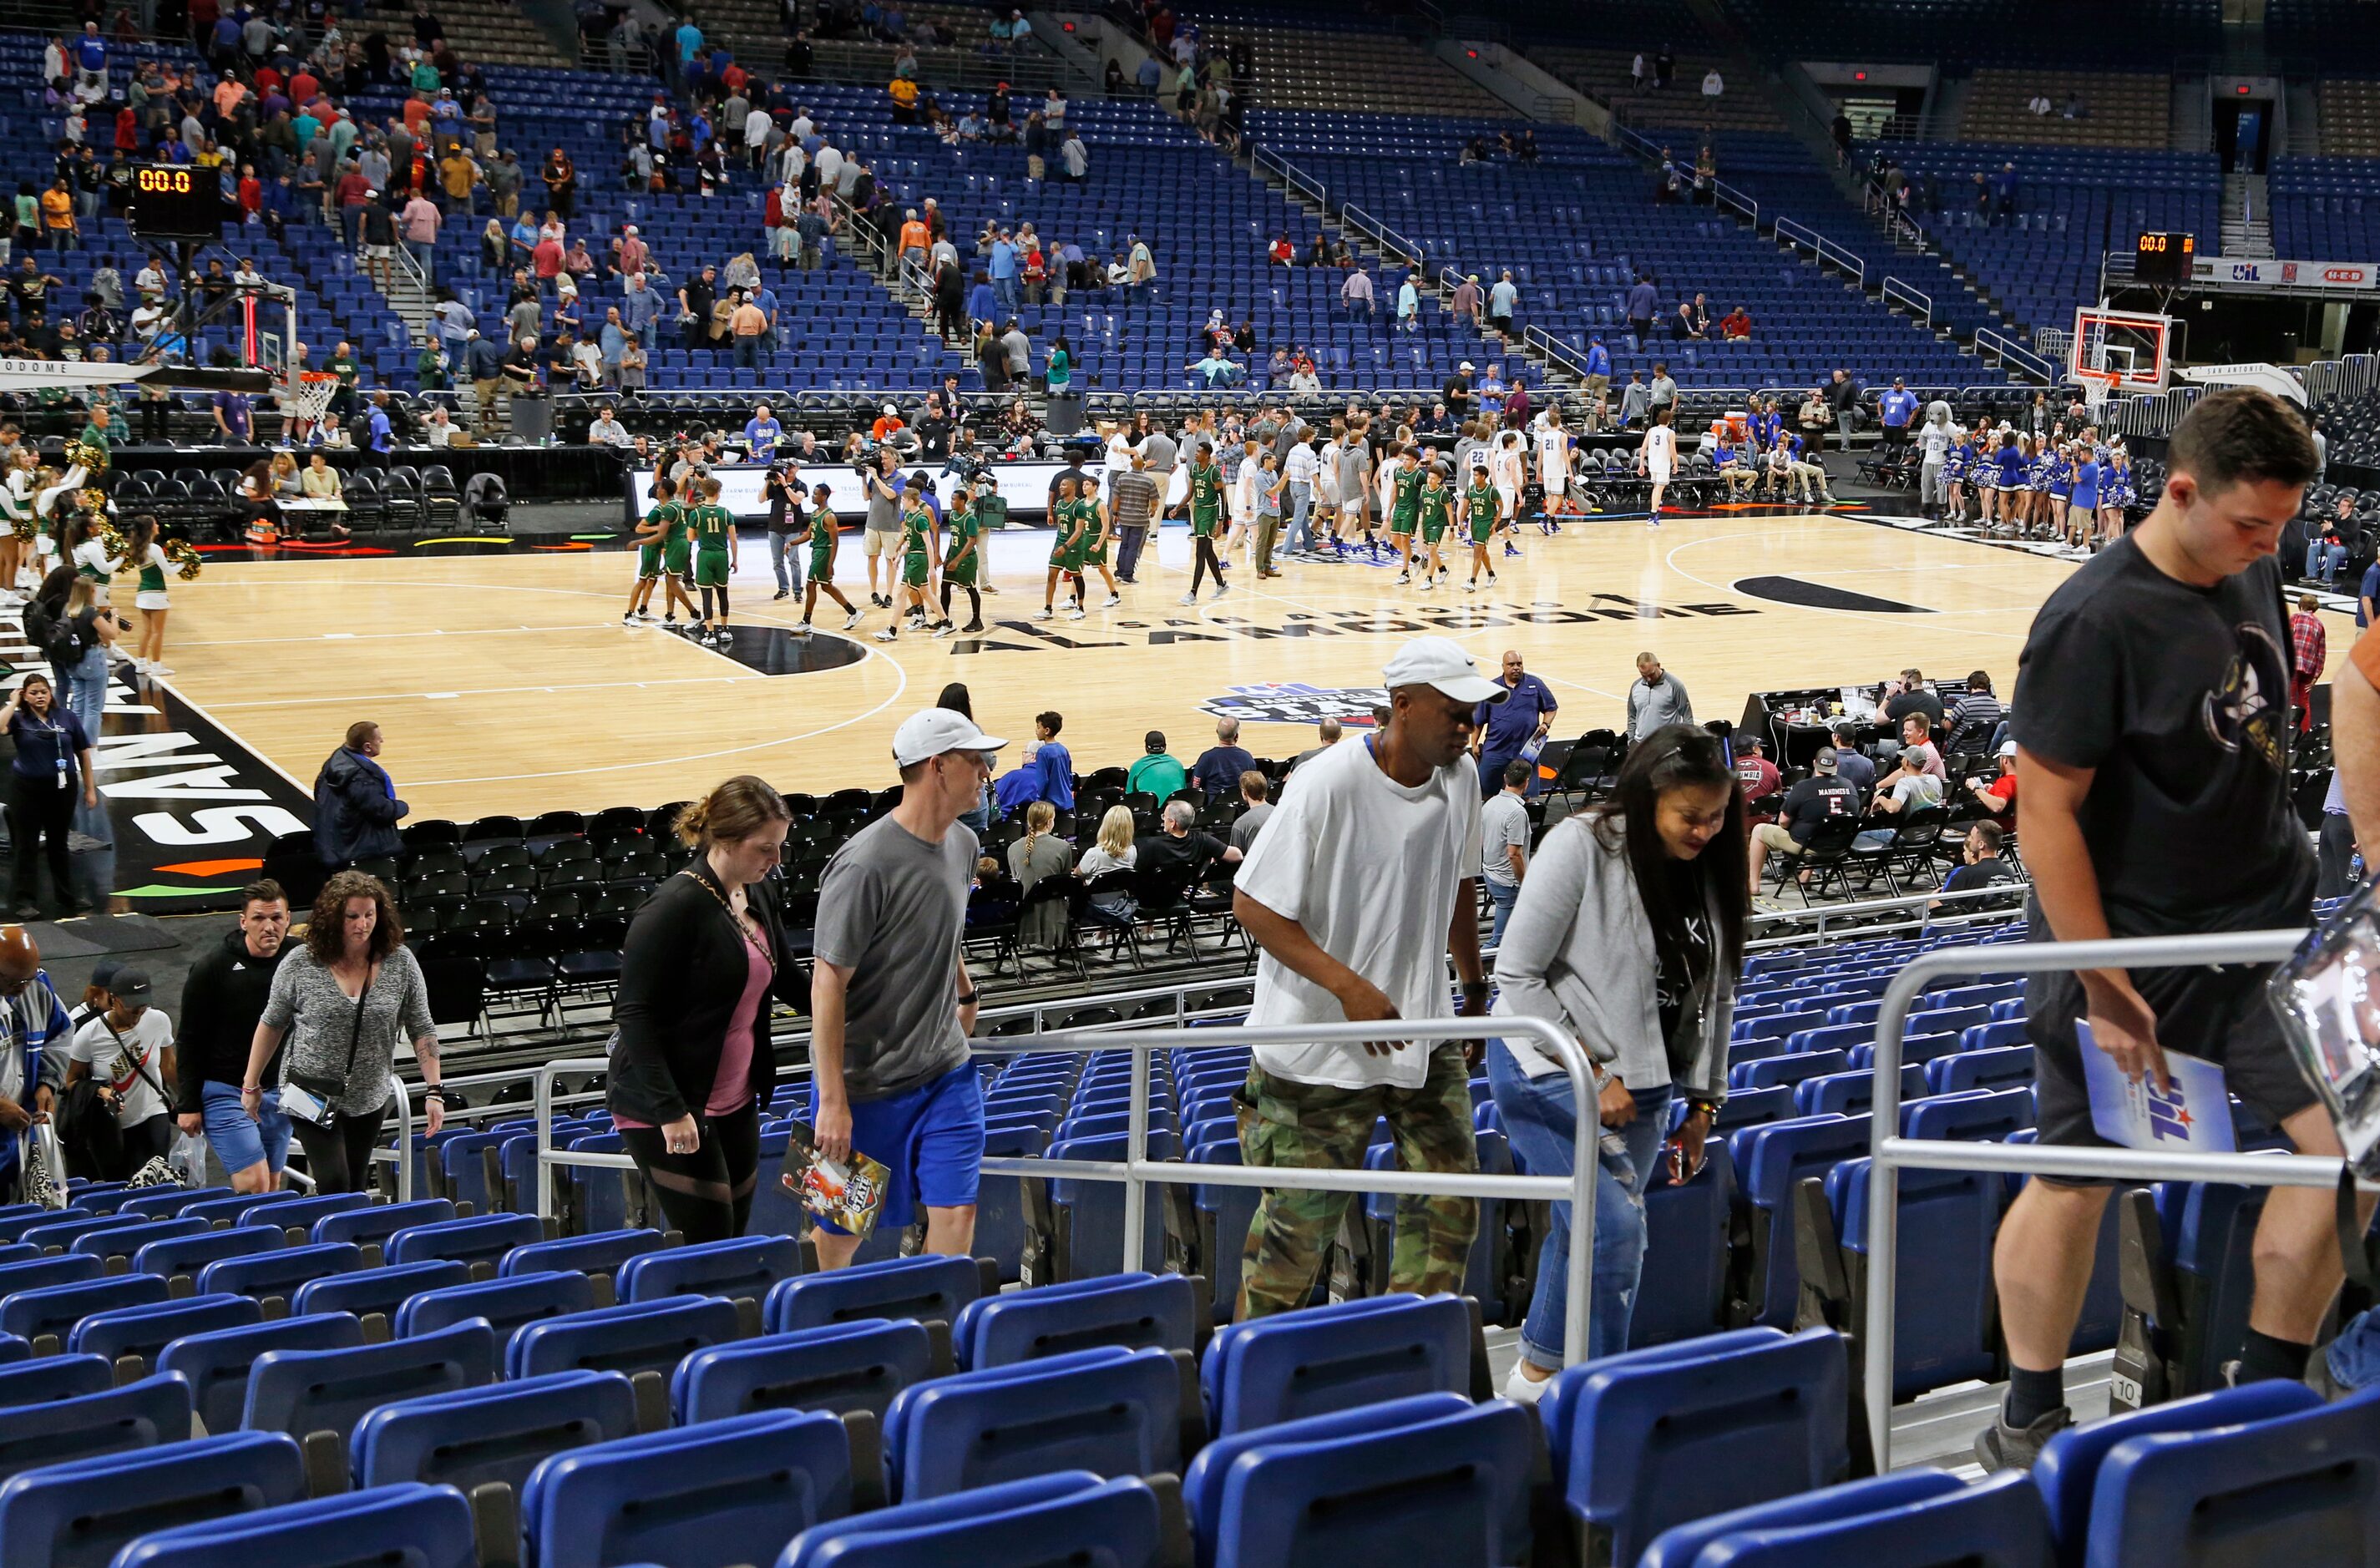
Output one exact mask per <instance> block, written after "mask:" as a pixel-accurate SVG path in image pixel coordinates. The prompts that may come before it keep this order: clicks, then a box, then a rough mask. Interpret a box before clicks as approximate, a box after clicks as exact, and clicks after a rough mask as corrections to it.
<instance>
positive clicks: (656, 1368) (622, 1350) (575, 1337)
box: [504, 1276, 739, 1380]
mask: <svg viewBox="0 0 2380 1568" xmlns="http://www.w3.org/2000/svg"><path fill="white" fill-rule="evenodd" d="M582 1277H583V1276H582ZM738 1331H739V1329H738V1325H737V1323H736V1319H735V1303H734V1302H732V1301H728V1300H726V1299H724V1298H723V1297H721V1296H715V1295H665V1296H661V1297H659V1298H657V1299H655V1300H651V1301H624V1302H622V1303H621V1304H620V1305H618V1306H616V1307H596V1308H595V1309H594V1310H593V1311H590V1312H576V1313H572V1314H570V1315H569V1316H567V1317H562V1318H548V1319H543V1320H541V1321H538V1322H532V1323H527V1324H524V1325H523V1326H522V1327H521V1328H520V1329H518V1330H517V1331H515V1332H514V1334H513V1337H512V1343H509V1344H508V1345H506V1346H505V1347H504V1376H505V1377H507V1378H533V1377H536V1376H538V1375H539V1374H540V1373H545V1372H562V1371H598V1372H618V1373H621V1374H623V1375H624V1376H629V1377H633V1376H635V1375H636V1374H637V1373H638V1372H656V1373H659V1374H661V1375H662V1378H663V1379H664V1380H666V1379H667V1378H668V1376H669V1375H670V1374H671V1373H673V1372H674V1371H675V1370H676V1369H677V1364H678V1363H679V1362H680V1361H682V1360H684V1359H685V1358H686V1356H688V1355H692V1354H693V1353H694V1352H696V1351H698V1350H704V1349H708V1348H709V1347H710V1346H711V1345H714V1344H724V1343H727V1342H728V1341H730V1340H732V1339H734V1338H735V1337H736V1335H737V1333H738Z"/></svg>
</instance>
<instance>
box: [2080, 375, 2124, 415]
mask: <svg viewBox="0 0 2380 1568" xmlns="http://www.w3.org/2000/svg"><path fill="white" fill-rule="evenodd" d="M2074 373H2075V375H2077V376H2078V377H2080V378H2081V379H2082V382H2083V407H2085V408H2088V409H2089V410H2090V411H2091V414H2092V416H2093V418H2096V417H2097V416H2098V414H2099V411H2100V409H2101V407H2103V406H2104V405H2105V404H2106V403H2107V399H2108V398H2109V397H2111V396H2113V395H2115V391H2116V383H2117V382H2118V381H2119V380H2121V379H2122V378H2120V377H2119V376H2118V375H2117V374H2116V372H2115V371H2075V372H2074Z"/></svg>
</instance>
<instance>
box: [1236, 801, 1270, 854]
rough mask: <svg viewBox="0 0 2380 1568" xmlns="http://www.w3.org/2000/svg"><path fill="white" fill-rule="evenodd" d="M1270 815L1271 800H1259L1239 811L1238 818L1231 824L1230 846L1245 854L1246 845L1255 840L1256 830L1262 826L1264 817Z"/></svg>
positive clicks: (1246, 850)
mask: <svg viewBox="0 0 2380 1568" xmlns="http://www.w3.org/2000/svg"><path fill="white" fill-rule="evenodd" d="M1271 815H1272V802H1271V801H1269V800H1266V801H1259V802H1258V803H1257V804H1256V805H1254V806H1251V807H1249V808H1247V809H1246V810H1245V811H1243V812H1241V813H1240V820H1238V821H1236V822H1233V824H1232V847H1233V849H1236V850H1238V851H1239V852H1240V853H1241V854H1243V855H1245V854H1246V853H1247V852H1248V845H1252V844H1254V843H1256V841H1257V829H1258V828H1261V827H1263V826H1264V825H1265V819H1266V818H1267V817H1269V816H1271Z"/></svg>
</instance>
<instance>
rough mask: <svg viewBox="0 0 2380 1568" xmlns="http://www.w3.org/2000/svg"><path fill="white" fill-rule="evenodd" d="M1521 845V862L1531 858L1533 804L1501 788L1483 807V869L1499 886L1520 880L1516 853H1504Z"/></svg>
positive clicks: (1480, 861) (1481, 858)
mask: <svg viewBox="0 0 2380 1568" xmlns="http://www.w3.org/2000/svg"><path fill="white" fill-rule="evenodd" d="M1515 846H1517V847H1518V848H1519V849H1520V851H1521V863H1522V864H1523V865H1526V864H1527V863H1528V859H1529V808H1527V807H1525V806H1524V805H1522V804H1521V797H1520V796H1517V795H1514V794H1513V793H1512V791H1511V790H1508V789H1500V790H1498V791H1497V792H1496V793H1495V794H1493V795H1491V796H1488V799H1487V802H1486V803H1485V804H1484V805H1482V806H1481V807H1480V808H1479V871H1480V874H1481V875H1482V876H1484V877H1486V878H1487V879H1488V881H1491V882H1494V883H1495V884H1496V885H1497V886H1499V887H1511V886H1512V885H1514V884H1515V883H1516V882H1518V881H1520V879H1519V878H1518V877H1515V876H1514V875H1513V874H1512V857H1511V856H1510V855H1507V854H1506V853H1504V852H1505V851H1506V850H1507V849H1510V848H1513V847H1515Z"/></svg>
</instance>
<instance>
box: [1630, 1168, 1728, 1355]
mask: <svg viewBox="0 0 2380 1568" xmlns="http://www.w3.org/2000/svg"><path fill="white" fill-rule="evenodd" d="M1704 1148H1705V1155H1704V1159H1703V1168H1702V1169H1701V1170H1700V1171H1697V1172H1696V1173H1694V1175H1693V1176H1691V1177H1689V1178H1688V1179H1687V1180H1686V1181H1685V1182H1683V1183H1674V1182H1672V1181H1670V1162H1669V1161H1666V1160H1661V1161H1655V1163H1654V1168H1653V1180H1652V1183H1651V1185H1648V1186H1647V1187H1646V1188H1645V1270H1644V1274H1643V1277H1642V1280H1641V1282H1639V1284H1638V1285H1637V1288H1636V1305H1635V1309H1634V1310H1633V1312H1631V1313H1630V1314H1629V1318H1628V1348H1629V1349H1631V1350H1640V1349H1642V1348H1644V1347H1645V1346H1646V1345H1650V1344H1669V1343H1672V1342H1674V1341H1677V1340H1685V1339H1695V1338H1699V1337H1700V1336H1702V1335H1704V1334H1707V1333H1710V1332H1712V1331H1715V1330H1716V1329H1717V1328H1718V1322H1719V1318H1720V1315H1721V1313H1722V1312H1723V1311H1724V1309H1725V1307H1726V1298H1727V1258H1728V1250H1727V1227H1728V1214H1729V1211H1730V1209H1732V1207H1733V1206H1734V1203H1735V1163H1734V1161H1732V1160H1731V1159H1730V1158H1729V1155H1728V1151H1727V1140H1726V1139H1724V1138H1719V1137H1713V1138H1712V1139H1710V1140H1709V1142H1708V1143H1707V1144H1706V1145H1705V1146H1704Z"/></svg>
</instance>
